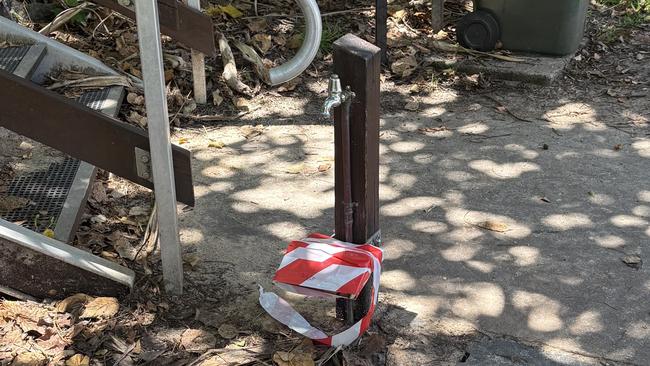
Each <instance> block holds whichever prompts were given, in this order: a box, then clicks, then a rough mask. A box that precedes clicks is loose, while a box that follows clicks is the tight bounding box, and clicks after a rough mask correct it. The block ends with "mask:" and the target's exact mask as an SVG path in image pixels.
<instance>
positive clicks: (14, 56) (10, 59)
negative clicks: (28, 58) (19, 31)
mask: <svg viewBox="0 0 650 366" xmlns="http://www.w3.org/2000/svg"><path fill="white" fill-rule="evenodd" d="M30 47H31V46H20V47H7V48H0V69H2V70H4V71H6V72H11V73H13V72H14V71H15V70H16V68H17V67H18V65H19V64H20V61H22V60H23V57H25V55H26V54H27V51H29V48H30Z"/></svg>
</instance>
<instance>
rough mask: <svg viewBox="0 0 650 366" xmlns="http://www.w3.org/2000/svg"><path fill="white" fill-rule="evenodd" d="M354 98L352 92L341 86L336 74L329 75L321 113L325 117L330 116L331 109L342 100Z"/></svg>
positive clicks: (348, 88)
mask: <svg viewBox="0 0 650 366" xmlns="http://www.w3.org/2000/svg"><path fill="white" fill-rule="evenodd" d="M352 98H354V92H352V91H351V90H350V87H347V88H346V89H345V91H343V88H341V79H339V76H338V75H336V74H333V75H332V76H330V80H329V84H328V86H327V99H325V102H324V103H323V111H322V115H323V117H325V118H328V119H329V118H332V110H333V109H334V108H336V107H338V106H340V105H341V104H342V103H343V102H345V101H347V100H349V99H352Z"/></svg>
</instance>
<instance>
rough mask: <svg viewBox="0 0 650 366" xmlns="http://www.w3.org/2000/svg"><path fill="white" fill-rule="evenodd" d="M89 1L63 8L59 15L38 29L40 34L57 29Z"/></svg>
mask: <svg viewBox="0 0 650 366" xmlns="http://www.w3.org/2000/svg"><path fill="white" fill-rule="evenodd" d="M90 5H92V4H90V3H86V2H84V3H81V4H79V5H77V6H75V7H74V8H69V9H65V10H64V11H62V12H60V13H59V15H57V16H56V18H54V20H52V21H51V22H50V23H49V24H47V25H46V26H45V27H43V29H41V30H40V31H38V33H40V34H50V33H52V32H54V31H55V30H57V29H59V28H60V27H61V26H62V25H64V24H65V23H67V22H69V21H70V20H71V19H72V18H74V17H75V16H76V15H77V14H79V13H80V12H81V11H82V10H84V9H86V8H87V7H89V6H90Z"/></svg>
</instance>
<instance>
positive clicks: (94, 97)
mask: <svg viewBox="0 0 650 366" xmlns="http://www.w3.org/2000/svg"><path fill="white" fill-rule="evenodd" d="M122 95H123V88H122V87H109V88H103V89H96V90H91V91H88V92H86V93H84V94H83V95H81V96H80V97H79V98H78V99H77V101H78V102H79V103H81V104H84V105H86V106H87V107H89V108H92V109H95V110H98V111H101V112H103V113H106V114H109V115H111V116H115V115H117V109H118V108H117V106H119V104H120V103H121V100H122ZM95 173H96V169H95V167H93V166H92V165H90V164H88V163H85V162H82V161H79V160H77V159H74V158H71V157H65V158H64V160H63V161H62V162H57V163H52V164H50V166H49V168H48V169H47V170H45V171H39V172H34V173H30V174H26V175H22V176H17V177H15V178H14V179H13V180H12V181H11V183H10V184H9V188H8V190H7V195H8V196H14V197H20V198H25V199H27V200H29V204H28V205H26V206H25V207H22V208H19V209H16V210H14V211H11V212H0V217H2V218H3V219H5V220H7V221H9V222H14V223H18V224H20V225H22V226H23V227H26V228H28V229H30V230H33V231H36V232H41V233H42V232H43V231H45V230H46V229H52V230H54V232H55V238H56V239H58V240H61V241H63V242H70V241H71V240H72V239H73V238H74V234H75V232H76V230H77V227H78V224H79V221H80V219H81V216H82V213H83V208H84V207H85V203H86V200H87V198H88V195H89V194H90V191H91V190H92V185H93V182H94V178H95Z"/></svg>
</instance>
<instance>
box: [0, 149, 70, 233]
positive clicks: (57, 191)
mask: <svg viewBox="0 0 650 366" xmlns="http://www.w3.org/2000/svg"><path fill="white" fill-rule="evenodd" d="M78 168H79V160H76V159H72V158H65V159H64V160H63V161H62V162H60V163H52V164H50V166H49V168H48V169H47V170H46V171H40V172H34V173H30V174H27V175H23V176H17V177H15V178H14V179H13V180H12V181H11V183H10V184H9V189H8V190H7V195H8V196H13V197H21V198H25V199H28V200H29V203H28V204H27V205H26V206H25V207H22V208H19V209H16V210H14V211H11V212H4V213H0V215H1V216H2V218H3V219H5V220H7V221H9V222H13V223H19V224H20V225H22V226H23V227H26V228H28V229H31V230H33V231H37V232H43V231H45V229H52V230H54V225H55V224H56V221H57V220H58V218H59V214H60V213H61V209H62V208H63V203H64V202H65V200H66V197H67V195H68V192H69V191H70V187H71V185H72V182H73V181H74V176H75V174H76V173H77V169H78Z"/></svg>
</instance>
